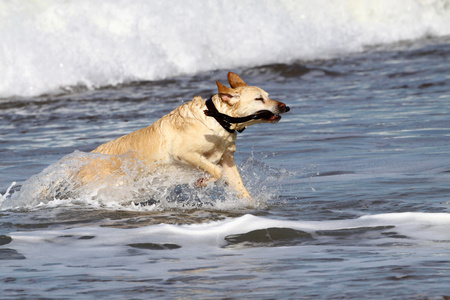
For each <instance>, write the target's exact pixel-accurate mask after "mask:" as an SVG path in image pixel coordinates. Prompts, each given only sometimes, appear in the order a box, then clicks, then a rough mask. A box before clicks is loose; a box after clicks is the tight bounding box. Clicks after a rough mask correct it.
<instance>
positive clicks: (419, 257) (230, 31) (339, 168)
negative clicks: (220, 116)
mask: <svg viewBox="0 0 450 300" xmlns="http://www.w3.org/2000/svg"><path fill="white" fill-rule="evenodd" d="M0 16H1V17H0V38H1V40H2V47H0V69H1V70H2V72H1V74H0V131H1V135H0V194H1V196H0V270H1V272H0V291H1V293H0V294H1V297H0V298H2V299H36V298H45V299H93V298H107V299H148V298H161V299H173V298H188V299H189V298H195V299H212V298H214V299H216V298H228V299H245V298H260V299H448V298H449V297H450V279H449V278H450V118H449V115H450V92H449V91H450V89H449V87H448V86H449V82H450V72H449V70H450V61H449V59H448V58H449V57H450V2H449V1H431V0H429V1H428V0H427V1H425V0H422V1H412V0H411V1H401V2H400V1H398V2H395V1H314V2H312V1H241V2H239V4H238V3H235V4H234V3H233V4H231V3H228V2H221V1H215V2H212V1H210V2H207V3H206V2H205V3H203V2H195V3H189V2H186V1H162V2H153V1H151V2H150V1H133V2H132V3H130V2H125V1H110V2H108V3H100V2H92V1H64V2H61V1H26V2H23V1H8V2H6V1H4V2H0ZM228 71H233V72H236V73H238V74H240V75H241V77H242V78H243V79H244V80H245V81H246V82H247V83H249V84H251V85H256V86H260V87H262V88H263V89H265V90H266V91H268V92H269V93H270V95H271V97H272V98H273V99H277V100H280V101H283V102H285V103H286V104H287V105H288V106H290V108H291V111H290V112H288V113H286V114H284V115H283V118H282V120H281V121H280V122H279V123H278V124H261V125H255V126H252V127H250V128H248V129H247V130H246V131H245V132H243V133H242V134H239V136H238V140H237V152H236V161H237V164H238V167H239V169H240V171H241V174H242V176H243V180H244V182H245V184H246V186H247V188H248V190H249V192H250V194H252V195H253V198H254V199H255V200H256V202H257V204H256V205H255V206H254V207H247V205H246V203H243V202H242V200H240V199H239V198H237V197H236V196H235V195H234V193H233V191H230V190H229V189H228V188H227V186H226V185H224V184H223V183H221V182H218V183H217V184H211V185H209V186H208V187H206V188H202V189H198V188H195V187H194V182H195V181H196V180H197V179H198V178H199V177H200V176H201V175H202V174H201V173H198V172H196V171H189V170H180V174H179V176H176V177H167V176H165V174H161V173H157V174H152V175H149V176H147V177H146V178H142V179H140V180H138V181H134V180H132V178H133V175H134V172H135V171H136V170H134V169H133V168H130V169H129V170H128V173H127V175H128V176H129V178H125V179H126V180H124V184H122V185H119V186H116V187H106V188H105V187H103V186H95V185H94V186H89V187H86V188H82V189H81V188H77V187H75V186H74V185H73V184H71V182H70V180H69V177H70V172H71V171H73V170H74V169H76V168H79V167H80V161H83V160H87V159H90V158H93V157H96V156H95V155H93V154H90V153H89V152H90V151H91V150H92V149H94V148H95V147H96V146H98V145H99V144H101V143H104V142H106V141H109V140H111V139H114V138H116V137H118V136H121V135H124V134H127V133H129V132H132V131H134V130H137V129H140V128H143V127H145V126H148V125H149V124H151V123H152V122H154V121H155V120H157V119H158V118H160V117H161V116H163V115H164V114H166V113H168V112H170V111H172V110H173V109H174V108H175V107H177V106H179V105H180V104H182V103H184V102H186V101H189V100H191V99H192V98H193V97H194V96H197V95H201V96H202V97H203V98H205V99H206V98H207V97H209V96H210V95H211V94H213V93H215V92H216V86H215V81H216V80H219V81H221V82H223V83H225V82H226V75H227V72H228ZM80 159H81V160H80Z"/></svg>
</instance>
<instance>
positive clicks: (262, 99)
mask: <svg viewBox="0 0 450 300" xmlns="http://www.w3.org/2000/svg"><path fill="white" fill-rule="evenodd" d="M255 100H257V101H262V102H264V98H262V97H260V98H255Z"/></svg>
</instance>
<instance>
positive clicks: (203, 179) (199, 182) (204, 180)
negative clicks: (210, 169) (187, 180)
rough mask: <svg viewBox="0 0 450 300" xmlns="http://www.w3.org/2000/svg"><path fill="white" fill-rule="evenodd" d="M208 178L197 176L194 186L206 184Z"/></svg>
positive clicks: (198, 186)
mask: <svg viewBox="0 0 450 300" xmlns="http://www.w3.org/2000/svg"><path fill="white" fill-rule="evenodd" d="M208 182H209V180H208V179H207V178H199V179H198V180H197V181H196V182H195V183H194V186H195V187H196V188H201V187H205V186H207V185H208Z"/></svg>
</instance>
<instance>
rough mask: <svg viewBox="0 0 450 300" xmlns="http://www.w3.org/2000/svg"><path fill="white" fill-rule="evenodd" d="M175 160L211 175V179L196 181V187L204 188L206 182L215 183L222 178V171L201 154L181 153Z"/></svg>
mask: <svg viewBox="0 0 450 300" xmlns="http://www.w3.org/2000/svg"><path fill="white" fill-rule="evenodd" d="M177 160H179V161H181V162H182V163H184V164H187V165H190V166H192V167H194V168H199V169H200V170H202V171H204V172H206V173H208V174H210V175H211V178H207V179H206V178H202V179H200V180H198V181H197V184H196V185H198V186H199V187H200V186H206V184H207V183H208V182H211V181H213V182H215V181H217V180H219V179H220V178H222V169H221V168H220V167H219V166H218V165H215V164H213V163H212V162H210V161H209V160H208V159H207V158H206V157H204V156H203V155H201V154H198V153H195V152H190V153H183V154H182V155H178V156H177Z"/></svg>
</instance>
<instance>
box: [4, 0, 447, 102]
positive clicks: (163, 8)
mask: <svg viewBox="0 0 450 300" xmlns="http://www.w3.org/2000/svg"><path fill="white" fill-rule="evenodd" d="M449 34H450V1H449V0H403V1H390V0H367V1H361V0H346V1H344V0H320V1H306V0H305V1H292V0H269V1H259V0H245V1H239V2H229V1H208V2H205V1H181V0H179V1H176V0H171V1H158V2H156V1H144V0H136V1H131V2H130V1H123V0H112V1H107V2H104V1H88V0H68V1H57V0H47V1H45V0H41V1H37V0H36V1H19V0H16V1H2V2H0V39H1V41H2V47H1V48H0V69H1V70H2V71H1V72H0V97H2V98H5V97H10V96H13V95H22V96H33V95H39V94H42V93H48V92H55V91H58V90H60V89H64V88H66V89H67V88H70V87H73V86H77V85H82V86H86V87H88V88H95V87H99V86H105V85H115V84H120V83H124V82H129V81H134V80H155V79H162V78H167V77H171V76H176V75H180V74H194V73H197V72H201V71H208V70H213V69H220V68H227V69H232V68H236V67H247V66H254V65H262V64H267V63H274V62H291V61H294V60H298V59H300V60H309V59H317V58H328V57H334V56H337V55H341V54H345V53H350V52H355V51H361V50H362V49H363V48H364V46H367V45H374V44H384V43H394V42H398V41H401V40H410V39H418V38H422V37H426V36H444V35H449Z"/></svg>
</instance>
